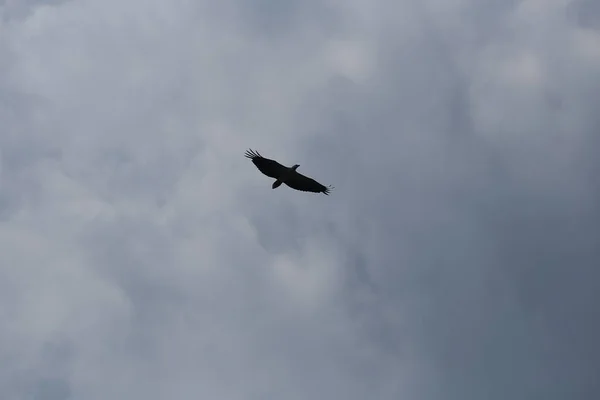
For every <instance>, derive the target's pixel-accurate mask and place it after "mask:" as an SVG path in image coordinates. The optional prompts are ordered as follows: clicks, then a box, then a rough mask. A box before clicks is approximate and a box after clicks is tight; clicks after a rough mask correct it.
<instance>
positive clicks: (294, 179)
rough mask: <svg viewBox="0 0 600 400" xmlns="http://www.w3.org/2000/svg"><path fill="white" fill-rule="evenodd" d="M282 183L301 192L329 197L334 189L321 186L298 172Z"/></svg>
mask: <svg viewBox="0 0 600 400" xmlns="http://www.w3.org/2000/svg"><path fill="white" fill-rule="evenodd" d="M283 183H285V184H286V185H288V186H289V187H291V188H292V189H296V190H301V191H303V192H313V193H324V194H326V195H329V193H331V190H332V189H334V187H333V186H324V185H321V184H320V183H319V182H317V181H315V180H314V179H312V178H309V177H307V176H304V175H302V174H301V173H299V172H295V173H294V174H292V175H291V176H290V177H288V178H287V179H286V180H285V181H284V182H283Z"/></svg>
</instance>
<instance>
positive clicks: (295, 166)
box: [292, 164, 300, 171]
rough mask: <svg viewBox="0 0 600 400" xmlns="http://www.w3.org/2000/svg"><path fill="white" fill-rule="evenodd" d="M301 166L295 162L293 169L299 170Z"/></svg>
mask: <svg viewBox="0 0 600 400" xmlns="http://www.w3.org/2000/svg"><path fill="white" fill-rule="evenodd" d="M299 166H300V164H294V166H293V167H292V171H295V170H297V169H298V167H299Z"/></svg>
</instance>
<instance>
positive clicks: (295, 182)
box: [245, 150, 333, 195]
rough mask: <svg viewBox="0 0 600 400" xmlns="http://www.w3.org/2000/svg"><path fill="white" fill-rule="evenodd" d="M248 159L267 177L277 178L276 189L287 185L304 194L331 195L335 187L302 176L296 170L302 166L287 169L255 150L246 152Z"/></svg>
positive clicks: (274, 186)
mask: <svg viewBox="0 0 600 400" xmlns="http://www.w3.org/2000/svg"><path fill="white" fill-rule="evenodd" d="M245 155H246V157H248V158H249V159H251V160H252V162H253V163H254V165H256V168H258V170H259V171H260V172H262V173H263V174H265V175H266V176H268V177H270V178H275V182H273V186H272V188H273V189H275V188H277V187H279V186H281V184H282V183H285V184H286V185H287V186H289V187H291V188H292V189H296V190H301V191H303V192H313V193H324V194H326V195H329V193H330V191H331V189H333V187H331V186H329V187H327V186H324V185H321V184H320V183H319V182H317V181H315V180H314V179H312V178H309V177H307V176H304V175H302V174H301V173H299V172H297V171H296V169H297V168H298V167H299V166H300V165H299V164H295V165H293V166H292V167H286V166H284V165H281V164H279V163H278V162H277V161H275V160H270V159H268V158H264V157H263V156H261V155H260V154H259V153H258V152H256V151H253V150H248V151H246V154H245Z"/></svg>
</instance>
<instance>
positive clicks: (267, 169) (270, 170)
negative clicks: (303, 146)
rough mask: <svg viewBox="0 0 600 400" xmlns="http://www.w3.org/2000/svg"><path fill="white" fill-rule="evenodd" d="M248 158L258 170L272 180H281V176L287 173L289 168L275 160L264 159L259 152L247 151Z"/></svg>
mask: <svg viewBox="0 0 600 400" xmlns="http://www.w3.org/2000/svg"><path fill="white" fill-rule="evenodd" d="M245 156H246V157H248V158H249V159H251V160H252V162H253V163H254V165H256V168H258V170H259V171H260V172H262V173H263V174H265V175H266V176H268V177H270V178H275V179H277V178H279V177H280V176H281V174H282V173H283V172H285V171H287V168H286V167H285V166H283V165H281V164H279V163H278V162H277V161H275V160H270V159H268V158H264V157H263V156H261V155H260V153H259V152H257V151H254V150H246V154H245Z"/></svg>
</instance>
